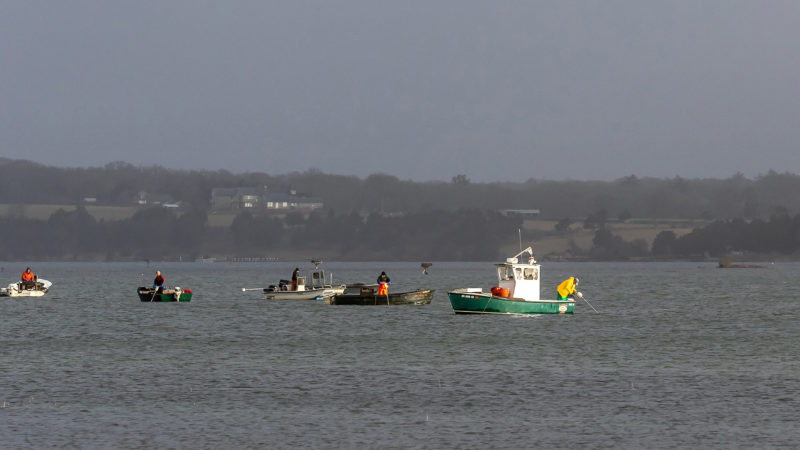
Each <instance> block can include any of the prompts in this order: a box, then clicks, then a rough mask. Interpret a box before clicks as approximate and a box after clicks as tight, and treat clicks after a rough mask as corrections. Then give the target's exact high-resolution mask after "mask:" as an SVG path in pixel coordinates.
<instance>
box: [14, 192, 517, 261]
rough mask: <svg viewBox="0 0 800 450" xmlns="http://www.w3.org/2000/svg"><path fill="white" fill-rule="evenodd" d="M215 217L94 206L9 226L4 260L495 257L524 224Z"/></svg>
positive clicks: (443, 215)
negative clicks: (110, 212)
mask: <svg viewBox="0 0 800 450" xmlns="http://www.w3.org/2000/svg"><path fill="white" fill-rule="evenodd" d="M206 219H207V216H206V212H205V211H204V210H202V209H192V210H189V211H185V212H180V213H179V212H176V211H174V210H171V209H166V208H159V207H153V208H146V209H142V210H139V211H138V212H136V213H135V214H134V215H133V216H132V217H131V218H130V219H125V220H119V221H103V220H96V219H95V218H94V217H93V216H92V215H90V214H89V213H88V212H87V211H86V209H85V208H84V207H81V206H79V207H77V208H76V209H74V210H71V211H65V210H58V211H57V212H55V213H53V214H52V215H51V216H50V218H49V219H48V220H46V221H45V220H33V219H25V218H12V217H7V218H2V219H0V233H2V234H3V236H6V239H3V240H2V241H0V260H21V259H48V258H53V259H80V260H86V259H90V260H109V261H111V260H146V259H178V258H186V259H194V258H197V257H201V256H205V255H221V256H237V257H240V256H253V257H263V256H273V255H276V254H282V255H287V257H288V258H292V257H295V258H306V257H325V258H327V259H346V260H411V261H416V260H423V259H430V260H457V261H462V260H467V261H469V260H493V259H496V258H499V257H502V255H500V254H498V251H499V249H500V247H501V246H502V245H503V244H504V243H507V242H508V241H513V240H514V239H515V237H516V235H517V230H518V229H519V227H520V226H521V221H520V219H519V218H515V217H506V216H503V215H501V214H498V213H496V212H493V211H479V210H466V209H463V210H457V211H452V212H448V211H440V212H418V213H410V214H404V215H398V216H390V215H383V214H379V213H373V214H370V215H368V216H366V217H364V216H362V215H360V214H357V213H349V214H342V215H337V214H334V213H333V211H332V210H330V211H328V212H327V213H317V212H314V213H311V214H309V215H308V216H305V215H302V214H298V213H295V214H288V215H286V216H253V215H252V214H250V213H248V212H243V213H240V214H239V215H238V216H237V217H236V218H235V220H234V221H233V223H232V224H231V225H230V227H228V228H223V227H209V226H207V225H206Z"/></svg>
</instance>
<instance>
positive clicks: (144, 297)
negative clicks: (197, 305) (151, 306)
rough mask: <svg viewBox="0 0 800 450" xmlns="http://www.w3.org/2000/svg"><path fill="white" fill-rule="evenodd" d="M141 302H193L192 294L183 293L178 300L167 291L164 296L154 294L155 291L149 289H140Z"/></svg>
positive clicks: (172, 293)
mask: <svg viewBox="0 0 800 450" xmlns="http://www.w3.org/2000/svg"><path fill="white" fill-rule="evenodd" d="M137 293H138V294H139V300H141V301H143V302H189V301H191V300H192V293H191V292H186V291H184V292H181V295H180V296H179V297H178V298H175V293H174V292H173V291H171V290H167V291H166V292H164V293H162V294H155V295H154V294H153V290H152V289H149V288H139V289H138V290H137Z"/></svg>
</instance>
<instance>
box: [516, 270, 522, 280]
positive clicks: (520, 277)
mask: <svg viewBox="0 0 800 450" xmlns="http://www.w3.org/2000/svg"><path fill="white" fill-rule="evenodd" d="M517 279H518V280H521V279H522V269H520V268H519V267H517Z"/></svg>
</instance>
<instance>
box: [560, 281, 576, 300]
mask: <svg viewBox="0 0 800 450" xmlns="http://www.w3.org/2000/svg"><path fill="white" fill-rule="evenodd" d="M556 290H557V291H558V299H559V300H566V299H567V297H569V296H570V295H571V294H574V293H575V277H569V278H567V279H566V280H564V281H563V282H562V283H561V284H559V285H558V288H557V289H556Z"/></svg>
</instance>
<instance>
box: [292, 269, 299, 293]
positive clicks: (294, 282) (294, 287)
mask: <svg viewBox="0 0 800 450" xmlns="http://www.w3.org/2000/svg"><path fill="white" fill-rule="evenodd" d="M298 276H300V268H299V267H295V268H294V272H292V290H293V291H296V290H297V277H298Z"/></svg>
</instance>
